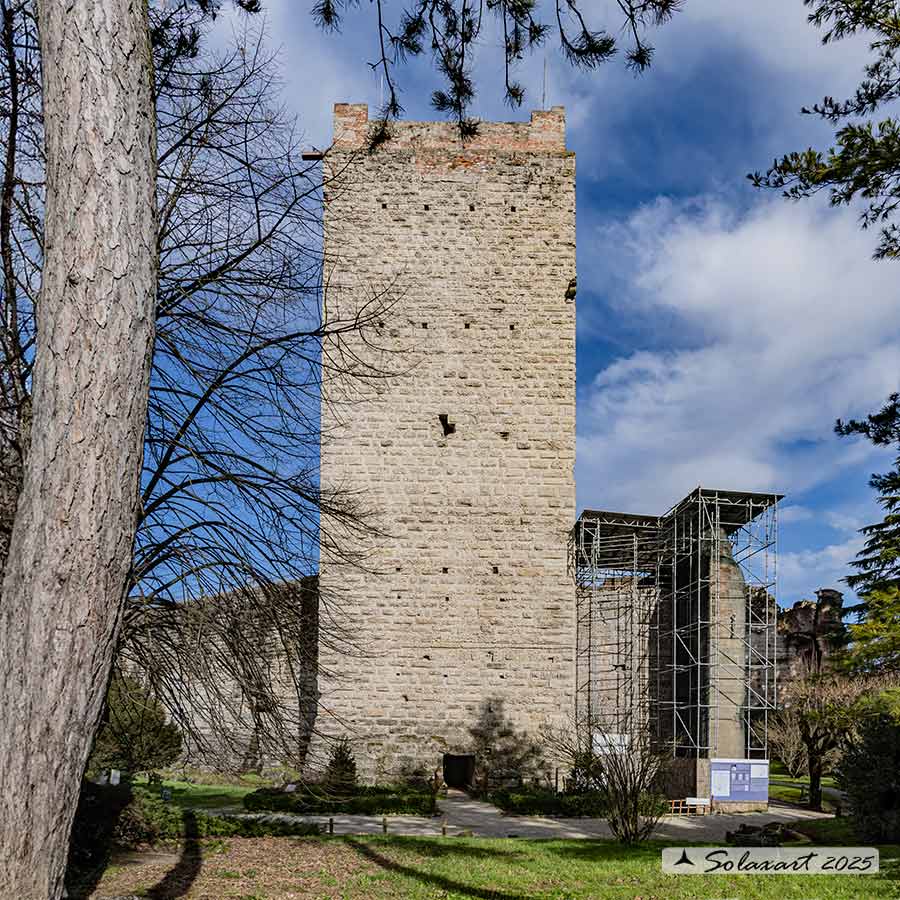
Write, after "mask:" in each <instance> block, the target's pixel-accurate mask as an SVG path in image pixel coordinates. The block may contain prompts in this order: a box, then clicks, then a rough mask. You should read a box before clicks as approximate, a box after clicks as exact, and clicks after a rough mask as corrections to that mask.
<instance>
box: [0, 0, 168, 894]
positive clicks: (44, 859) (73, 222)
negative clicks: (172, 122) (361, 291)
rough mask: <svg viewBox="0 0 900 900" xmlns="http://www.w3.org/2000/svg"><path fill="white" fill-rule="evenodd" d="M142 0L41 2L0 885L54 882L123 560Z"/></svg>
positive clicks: (148, 262)
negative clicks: (31, 286) (34, 294)
mask: <svg viewBox="0 0 900 900" xmlns="http://www.w3.org/2000/svg"><path fill="white" fill-rule="evenodd" d="M145 2H146V0H78V2H77V3H70V4H62V3H56V2H53V0H43V2H40V3H39V9H38V16H39V26H40V36H41V54H42V63H43V90H44V96H43V100H44V116H45V128H46V151H47V205H46V215H45V248H44V271H43V282H42V290H41V297H40V303H39V305H38V310H37V328H38V331H37V335H38V343H37V356H36V365H35V369H34V379H33V420H32V431H31V446H30V449H29V452H28V457H27V459H26V464H25V473H24V479H23V486H22V492H21V494H20V496H19V502H18V507H17V511H16V518H15V523H14V527H13V533H12V538H11V542H10V552H9V559H8V561H7V566H6V572H5V577H4V581H3V593H2V598H0V897H2V898H4V900H5V898H16V900H47V898H56V897H58V896H59V895H60V893H61V891H62V882H63V874H64V868H65V861H66V851H67V843H68V836H69V830H70V828H71V823H72V816H73V813H74V810H75V804H76V800H77V797H78V790H79V783H80V779H81V774H82V771H83V768H84V764H85V761H86V759H87V755H88V753H89V751H90V744H91V740H92V738H93V733H94V729H95V727H96V724H97V719H98V716H99V712H100V708H101V703H102V700H103V690H104V687H105V685H106V681H107V677H108V674H109V670H110V666H111V663H112V656H113V650H114V647H115V641H116V633H117V629H118V623H119V618H120V611H121V606H122V594H123V584H124V582H125V577H126V573H127V570H128V566H129V563H130V560H131V551H132V542H133V538H134V530H135V521H136V505H137V497H138V480H139V471H140V462H141V452H142V444H143V431H144V421H145V415H146V406H147V384H148V377H149V365H150V355H151V351H152V341H153V302H154V294H155V286H156V251H155V242H156V223H155V198H154V174H155V159H154V155H155V116H154V105H153V95H152V61H151V55H150V45H149V35H148V28H147V11H146V6H145Z"/></svg>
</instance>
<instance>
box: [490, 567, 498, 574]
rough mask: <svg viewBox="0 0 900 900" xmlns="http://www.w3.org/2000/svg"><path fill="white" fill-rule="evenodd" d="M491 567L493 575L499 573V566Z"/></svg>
mask: <svg viewBox="0 0 900 900" xmlns="http://www.w3.org/2000/svg"><path fill="white" fill-rule="evenodd" d="M491 568H492V569H493V570H494V574H495V575H499V574H500V566H492V567H491Z"/></svg>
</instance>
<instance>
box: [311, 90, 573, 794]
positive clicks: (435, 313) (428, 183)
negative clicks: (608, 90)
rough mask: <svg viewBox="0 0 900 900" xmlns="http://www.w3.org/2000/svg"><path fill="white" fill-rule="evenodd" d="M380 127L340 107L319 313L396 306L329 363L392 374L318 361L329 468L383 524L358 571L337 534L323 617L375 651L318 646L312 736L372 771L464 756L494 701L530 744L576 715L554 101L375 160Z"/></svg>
mask: <svg viewBox="0 0 900 900" xmlns="http://www.w3.org/2000/svg"><path fill="white" fill-rule="evenodd" d="M369 127H370V123H369V122H368V116H367V108H366V107H365V106H356V105H346V104H338V105H337V106H336V107H335V120H334V137H335V144H334V150H333V151H332V152H331V153H330V154H329V155H328V157H326V187H325V240H326V256H327V259H328V264H329V267H328V284H327V287H326V297H325V308H326V312H327V313H328V315H329V316H331V317H334V316H338V315H340V316H345V315H346V314H347V313H348V312H351V311H352V310H353V309H360V308H362V307H363V305H364V303H365V301H366V300H367V299H368V298H370V297H371V296H372V294H373V293H378V292H379V291H385V292H386V293H387V294H388V295H390V296H391V297H395V298H397V303H396V305H395V306H394V308H393V309H392V310H390V311H389V312H387V313H386V314H385V316H384V318H383V320H382V321H380V322H378V323H375V325H374V326H373V328H372V329H369V330H368V331H367V333H366V335H365V337H366V339H367V340H368V341H370V342H371V343H370V344H364V343H363V342H362V340H361V339H360V337H359V336H358V335H350V336H348V337H347V339H346V341H347V342H346V344H345V345H344V346H343V347H339V346H338V344H337V342H334V341H332V342H329V343H328V344H326V347H325V349H324V353H325V359H326V361H327V359H328V357H329V354H331V353H337V352H342V353H343V354H344V358H345V359H346V358H348V354H351V355H352V354H358V355H359V357H360V358H361V359H363V360H365V361H367V362H368V361H372V360H375V361H376V362H377V363H378V364H379V365H384V366H387V367H389V368H391V370H392V371H394V372H395V377H391V378H389V379H385V380H384V381H381V382H379V383H378V384H377V385H375V392H377V394H378V395H377V396H373V395H372V394H373V390H372V384H371V383H370V385H369V389H368V391H367V390H365V389H361V388H360V387H359V385H356V386H354V385H351V384H348V383H347V382H346V380H343V379H342V380H337V379H336V378H334V377H333V376H332V375H331V373H330V371H329V369H328V367H327V365H326V367H325V369H324V372H323V382H324V383H323V403H322V422H323V446H322V455H321V478H322V484H323V486H324V487H325V488H326V489H328V488H334V487H342V488H345V489H347V490H350V491H358V492H360V494H359V497H360V499H361V501H362V502H363V503H364V504H365V505H367V506H369V507H370V508H371V509H372V510H374V511H375V512H377V513H378V514H379V516H380V521H381V523H382V525H383V527H384V529H385V531H386V532H387V534H386V536H384V537H381V538H373V539H371V540H369V541H367V542H366V544H365V545H364V547H363V549H365V550H366V551H367V553H368V557H367V564H368V567H369V569H370V571H368V572H363V571H360V570H358V569H354V568H353V567H352V566H350V565H346V564H344V563H342V561H341V559H340V558H339V557H338V556H337V554H335V553H333V552H332V549H331V547H330V546H329V545H328V534H329V531H333V530H334V529H335V528H336V527H338V526H337V524H336V523H334V522H328V521H324V522H323V547H322V559H321V564H320V587H321V595H322V604H323V610H327V609H337V608H338V607H340V614H341V617H342V621H344V622H346V623H348V625H349V627H350V628H351V630H352V632H353V633H354V635H355V636H356V639H357V641H358V644H359V647H360V650H361V655H359V656H357V657H347V656H346V655H337V654H332V653H331V652H330V651H329V649H328V648H326V647H323V648H322V650H321V655H320V660H321V663H322V668H323V670H324V671H326V672H327V671H328V670H331V672H332V676H333V677H331V678H328V679H326V678H324V677H323V679H322V682H321V683H320V687H321V690H322V703H321V708H320V713H319V718H318V723H317V727H318V728H319V729H320V730H321V731H322V732H323V733H329V734H333V735H334V734H341V733H347V734H349V736H350V737H351V738H352V739H353V741H354V745H355V749H356V754H357V762H358V764H359V766H360V770H361V772H362V773H363V774H364V775H365V776H367V777H370V778H372V777H386V776H390V775H392V774H399V773H400V772H401V771H403V770H404V769H412V768H416V767H419V768H426V769H432V768H434V767H437V766H439V765H440V764H441V758H442V754H443V753H445V752H450V753H465V752H468V751H469V750H470V749H471V748H472V747H473V744H474V741H473V735H472V733H471V729H472V728H473V727H475V726H476V723H477V722H478V721H479V719H480V718H483V716H484V714H485V713H486V712H489V711H491V710H494V709H495V708H502V710H503V715H504V717H505V719H506V720H507V722H506V724H508V725H509V727H511V728H513V729H514V730H516V731H522V732H527V733H529V734H531V735H534V734H535V733H536V732H537V730H538V729H539V728H540V726H541V725H542V724H543V723H545V722H547V723H550V724H556V725H558V724H560V723H561V722H562V721H563V720H564V719H566V718H568V717H570V716H571V714H572V707H573V693H574V648H575V633H574V632H575V617H574V586H573V584H572V582H571V580H570V579H569V578H568V576H567V572H566V538H567V533H568V530H569V529H570V527H571V525H572V522H573V521H574V518H575V485H574V476H573V467H574V461H575V305H574V302H573V297H572V296H571V295H572V294H574V291H569V290H568V289H569V287H570V283H571V281H572V279H573V278H574V277H575V160H574V155H573V154H572V153H570V152H568V151H567V150H566V147H565V121H564V114H563V112H562V110H561V109H559V108H555V109H553V110H550V111H546V112H536V113H533V114H532V117H531V121H530V122H524V123H515V124H509V123H507V124H495V123H483V124H482V125H481V126H480V129H479V133H478V135H477V136H476V137H475V138H473V139H471V140H469V141H467V142H465V143H462V142H461V141H460V138H459V134H458V132H457V130H456V128H455V126H454V125H453V124H450V123H433V122H424V123H423V122H399V123H396V124H395V125H394V126H392V127H393V137H392V140H391V141H390V142H389V143H387V144H386V145H384V146H382V147H380V148H379V149H378V150H377V151H375V152H374V153H368V152H366V144H367V140H368V131H369ZM331 176H335V180H334V182H329V181H328V179H329V178H330V177H331ZM338 176H339V177H338ZM567 292H568V293H569V294H570V296H569V297H568V298H567ZM373 345H377V346H378V348H380V349H376V348H375V347H374V346H373ZM382 351H389V352H388V353H387V354H385V353H383V352H382ZM390 351H398V355H397V356H395V357H392V356H391V353H390ZM399 369H406V370H408V371H406V372H405V373H404V374H399ZM442 416H443V417H445V418H444V420H443V422H442V420H441V417H442Z"/></svg>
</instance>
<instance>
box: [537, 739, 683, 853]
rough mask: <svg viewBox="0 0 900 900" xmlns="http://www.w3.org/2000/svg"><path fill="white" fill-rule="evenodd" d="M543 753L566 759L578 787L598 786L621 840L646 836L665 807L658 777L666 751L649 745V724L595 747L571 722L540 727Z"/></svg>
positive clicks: (611, 824) (634, 840)
mask: <svg viewBox="0 0 900 900" xmlns="http://www.w3.org/2000/svg"><path fill="white" fill-rule="evenodd" d="M542 737H543V744H544V747H545V748H546V752H547V755H548V757H550V758H553V759H557V760H559V761H560V762H562V763H564V764H565V765H567V767H568V768H569V771H570V773H571V774H570V783H571V784H572V785H573V786H577V789H578V790H593V791H598V792H599V793H600V794H601V795H602V797H603V804H604V806H605V807H606V810H607V821H608V822H609V827H610V828H611V829H612V833H613V834H614V835H615V837H616V839H617V840H618V841H619V842H621V843H623V844H634V843H639V842H640V841H645V840H647V839H648V838H649V837H650V836H651V835H652V834H653V830H654V829H655V828H656V825H657V823H658V822H659V820H660V818H661V816H662V815H663V813H664V812H665V810H666V803H665V798H664V796H663V793H662V789H661V786H662V783H663V780H664V778H665V774H666V767H667V765H668V755H667V754H666V753H665V751H663V750H660V749H659V748H657V747H656V746H655V745H654V742H653V739H652V737H651V735H650V732H649V729H644V730H641V729H635V730H634V731H633V733H631V734H629V735H626V736H622V737H623V740H622V742H621V743H620V744H610V745H609V746H607V747H604V748H602V749H601V748H595V747H592V746H590V744H587V743H586V740H585V737H584V735H582V734H580V733H579V731H578V730H577V729H576V728H575V726H574V723H572V724H569V725H568V726H566V727H563V728H546V729H544V730H543V733H542Z"/></svg>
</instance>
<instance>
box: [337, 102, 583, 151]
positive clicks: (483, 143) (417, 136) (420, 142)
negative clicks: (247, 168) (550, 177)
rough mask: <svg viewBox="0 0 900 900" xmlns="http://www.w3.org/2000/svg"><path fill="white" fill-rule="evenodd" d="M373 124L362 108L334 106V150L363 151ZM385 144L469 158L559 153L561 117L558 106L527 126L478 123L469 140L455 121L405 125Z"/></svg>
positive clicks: (393, 129)
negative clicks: (474, 155)
mask: <svg viewBox="0 0 900 900" xmlns="http://www.w3.org/2000/svg"><path fill="white" fill-rule="evenodd" d="M375 124H376V123H375V120H372V119H370V118H369V107H368V104H366V103H335V105H334V145H333V147H334V149H336V150H353V149H362V148H363V147H366V146H368V143H369V136H370V134H371V131H372V127H373V126H374V125H375ZM390 134H391V140H390V141H389V142H388V143H387V144H386V145H385V147H386V149H388V150H391V151H396V150H405V149H413V150H446V149H447V148H448V147H454V146H455V147H458V149H459V150H460V151H461V152H464V153H467V154H471V153H483V152H491V153H560V154H565V153H567V152H568V151H567V150H566V113H565V110H564V109H563V107H561V106H554V107H553V108H552V109H548V110H535V111H534V112H532V113H531V119H530V120H529V121H528V122H479V124H478V132H477V134H475V135H474V136H473V137H470V138H466V139H465V140H463V138H462V137H461V136H460V133H459V127H458V125H457V124H456V123H455V122H410V121H406V120H399V121H395V122H391V124H390Z"/></svg>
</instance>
